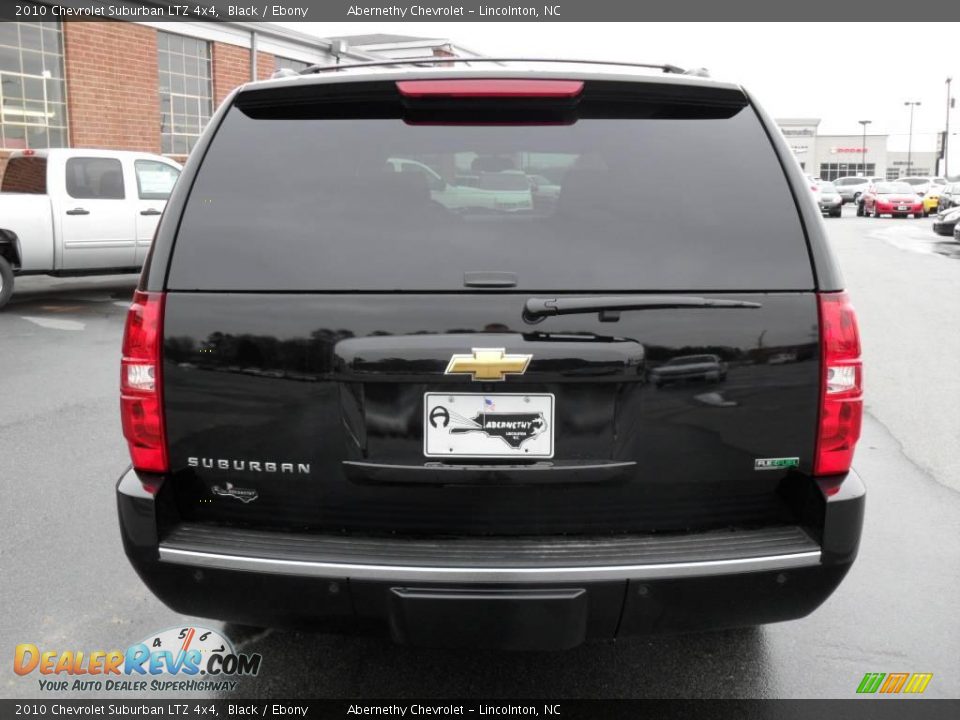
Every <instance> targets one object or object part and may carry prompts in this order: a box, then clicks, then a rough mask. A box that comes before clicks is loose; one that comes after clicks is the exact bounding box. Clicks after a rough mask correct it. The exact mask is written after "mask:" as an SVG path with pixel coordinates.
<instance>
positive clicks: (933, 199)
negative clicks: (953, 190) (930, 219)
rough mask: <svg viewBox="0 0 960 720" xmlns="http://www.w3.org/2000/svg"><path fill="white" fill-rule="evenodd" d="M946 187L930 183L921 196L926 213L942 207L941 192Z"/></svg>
mask: <svg viewBox="0 0 960 720" xmlns="http://www.w3.org/2000/svg"><path fill="white" fill-rule="evenodd" d="M944 187H945V186H944V185H930V187H929V188H928V189H927V191H926V192H925V193H924V194H923V195H922V196H921V200H922V201H923V214H924V215H929V214H930V213H933V212H936V210H937V208H938V207H940V192H941V191H942V190H943V188H944Z"/></svg>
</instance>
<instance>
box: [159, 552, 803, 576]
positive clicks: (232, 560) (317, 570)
mask: <svg viewBox="0 0 960 720" xmlns="http://www.w3.org/2000/svg"><path fill="white" fill-rule="evenodd" d="M160 560H161V561H162V562H166V563H171V564H175V565H189V566H191V567H202V568H203V567H205V568H216V569H219V570H239V571H244V572H256V573H271V574H277V575H299V576H303V577H317V578H355V579H358V580H385V581H390V582H401V581H410V582H450V583H460V582H462V583H477V582H498V583H500V582H541V583H543V582H586V581H591V580H598V581H599V580H655V579H660V578H684V577H706V576H712V575H733V574H736V573H747V572H762V571H771V570H790V569H794V568H802V567H812V566H816V565H819V564H820V551H819V550H813V551H810V552H801V553H792V554H789V555H769V556H766V557H752V558H742V559H732V560H705V561H694V562H679V563H659V564H652V565H602V566H585V567H544V568H538V567H502V568H496V567H426V566H424V567H420V566H410V565H379V564H354V563H331V562H323V561H306V560H280V559H275V558H258V557H246V556H243V555H226V554H220V553H208V552H199V551H194V550H182V549H180V548H170V547H164V546H163V545H161V546H160Z"/></svg>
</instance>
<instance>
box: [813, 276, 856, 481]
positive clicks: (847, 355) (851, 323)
mask: <svg viewBox="0 0 960 720" xmlns="http://www.w3.org/2000/svg"><path fill="white" fill-rule="evenodd" d="M817 297H818V301H819V311H820V359H821V374H822V375H821V380H820V422H819V427H818V431H817V452H816V460H815V463H814V474H815V475H837V474H840V473H845V472H847V471H848V470H850V464H851V462H852V461H853V451H854V450H855V449H856V446H857V440H858V439H859V438H860V424H861V421H862V419H863V363H862V362H861V359H860V332H859V330H858V329H857V316H856V313H855V312H854V309H853V305H851V304H850V298H849V297H848V296H847V294H846V293H845V292H837V293H821V294H819V295H818V296H817Z"/></svg>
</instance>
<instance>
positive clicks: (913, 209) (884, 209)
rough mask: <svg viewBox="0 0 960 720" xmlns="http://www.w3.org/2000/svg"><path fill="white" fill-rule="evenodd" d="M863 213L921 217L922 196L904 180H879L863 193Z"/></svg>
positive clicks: (877, 215)
mask: <svg viewBox="0 0 960 720" xmlns="http://www.w3.org/2000/svg"><path fill="white" fill-rule="evenodd" d="M863 214H864V215H872V216H873V217H880V216H881V215H892V216H893V217H906V216H907V215H913V216H914V217H915V218H919V217H923V198H921V197H920V196H919V195H917V193H916V191H915V190H914V189H913V188H912V187H911V186H910V185H908V184H907V183H905V182H880V183H875V184H873V185H871V186H870V187H869V188H867V191H866V192H865V193H864V194H863Z"/></svg>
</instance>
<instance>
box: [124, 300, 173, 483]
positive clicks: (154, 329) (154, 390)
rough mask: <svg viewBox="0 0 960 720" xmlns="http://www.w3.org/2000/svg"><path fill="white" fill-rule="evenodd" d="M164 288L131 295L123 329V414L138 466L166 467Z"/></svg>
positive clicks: (155, 469) (160, 469) (149, 468)
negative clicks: (163, 364) (163, 363)
mask: <svg viewBox="0 0 960 720" xmlns="http://www.w3.org/2000/svg"><path fill="white" fill-rule="evenodd" d="M164 299H165V296H164V294H163V293H155V292H141V291H139V290H138V291H137V292H135V293H134V294H133V303H132V304H131V305H130V310H129V311H128V312H127V324H126V327H125V328H124V331H123V358H122V359H121V361H120V416H121V419H122V421H123V436H124V437H125V438H126V439H127V445H128V446H129V448H130V459H131V460H132V462H133V467H134V468H135V469H137V470H146V471H149V472H167V470H168V469H169V464H168V462H167V437H166V430H165V428H164V422H163V373H162V371H161V358H162V352H161V345H162V341H163V306H164Z"/></svg>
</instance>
